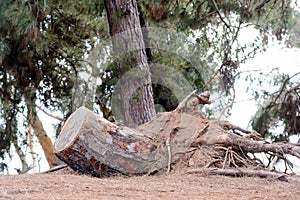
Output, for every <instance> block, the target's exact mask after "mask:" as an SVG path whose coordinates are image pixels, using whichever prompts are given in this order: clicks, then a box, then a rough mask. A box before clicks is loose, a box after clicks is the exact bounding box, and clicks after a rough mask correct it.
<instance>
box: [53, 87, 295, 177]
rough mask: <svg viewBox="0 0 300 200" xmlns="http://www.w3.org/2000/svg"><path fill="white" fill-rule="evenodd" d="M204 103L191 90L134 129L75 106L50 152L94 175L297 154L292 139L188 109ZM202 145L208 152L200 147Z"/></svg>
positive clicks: (245, 163) (225, 164)
mask: <svg viewBox="0 0 300 200" xmlns="http://www.w3.org/2000/svg"><path fill="white" fill-rule="evenodd" d="M193 97H194V98H195V99H194V100H193V101H189V100H190V99H191V98H193ZM207 103H210V101H209V94H207V93H203V94H201V95H197V94H196V93H195V91H194V92H193V93H191V94H190V95H189V96H188V97H187V98H186V99H184V100H183V101H182V102H181V103H180V104H179V106H178V107H177V109H175V110H174V111H172V112H165V113H160V114H157V115H155V116H154V118H153V119H152V120H151V121H150V122H148V123H145V124H143V125H141V126H139V127H138V128H137V129H131V128H128V127H126V126H122V125H116V124H113V123H111V122H109V121H107V120H106V119H104V118H102V117H100V116H98V115H96V114H95V113H93V112H91V111H90V110H88V109H86V108H85V107H81V108H79V109H78V110H77V111H75V112H74V113H73V114H72V115H71V116H70V117H69V119H68V120H67V121H66V123H65V125H64V127H63V128H62V131H61V133H60V135H59V137H58V138H57V140H56V143H55V147H54V148H55V154H56V155H57V157H58V158H60V159H61V160H63V161H64V162H65V163H67V164H68V165H69V166H70V167H71V168H72V169H74V170H77V171H80V172H82V173H85V174H90V175H92V176H97V177H102V176H110V175H112V174H116V173H117V174H125V175H142V174H150V173H152V172H154V171H159V170H161V169H163V168H166V167H167V172H169V171H170V170H171V164H172V163H174V164H175V161H178V162H176V165H177V164H178V163H179V161H182V162H183V163H184V164H183V166H184V167H191V166H192V167H197V168H199V167H200V168H201V167H202V168H203V167H219V168H223V169H224V168H230V167H236V168H240V167H249V165H252V167H253V166H254V167H255V168H257V166H256V165H257V164H258V163H257V162H256V160H254V161H253V159H251V158H250V157H249V156H248V153H261V152H265V153H268V154H269V153H271V154H274V155H276V156H278V157H280V158H284V159H285V154H291V155H294V156H296V157H298V158H300V146H299V145H297V144H287V143H274V144H269V143H267V142H266V141H265V140H264V139H263V138H261V137H260V136H259V134H258V133H256V132H255V131H248V130H245V129H242V128H240V127H238V126H234V125H232V124H230V123H229V122H227V121H219V120H208V119H207V118H206V117H205V116H204V115H203V114H201V113H200V112H198V111H196V110H195V109H194V106H196V105H198V104H207ZM204 147H209V149H210V151H211V152H209V153H207V152H206V153H205V151H203V148H204ZM211 147H213V148H211ZM196 151H198V153H195V152H196ZM179 158H180V160H179ZM176 165H174V167H175V168H176ZM179 166H180V165H179ZM179 168H182V165H181V166H180V167H179Z"/></svg>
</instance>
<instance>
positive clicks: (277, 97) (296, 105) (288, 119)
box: [251, 73, 300, 141]
mask: <svg viewBox="0 0 300 200" xmlns="http://www.w3.org/2000/svg"><path fill="white" fill-rule="evenodd" d="M275 80H277V81H272V83H273V84H274V86H275V87H276V88H277V89H276V91H275V92H273V93H272V94H269V93H268V92H267V91H261V92H258V93H257V95H259V94H263V96H262V97H260V98H263V99H264V103H263V104H262V105H261V106H260V108H259V110H258V111H257V112H256V114H255V117H254V118H253V119H252V120H251V121H252V127H253V129H255V130H257V131H258V132H259V133H261V134H262V136H263V137H265V138H270V139H271V140H272V141H288V140H289V136H291V135H297V134H300V117H299V113H300V98H299V97H300V85H299V80H300V79H299V73H297V74H294V75H293V76H288V75H285V74H280V75H278V77H277V78H276V79H275ZM280 126H283V127H284V130H283V132H280V133H278V132H277V131H276V128H278V127H280Z"/></svg>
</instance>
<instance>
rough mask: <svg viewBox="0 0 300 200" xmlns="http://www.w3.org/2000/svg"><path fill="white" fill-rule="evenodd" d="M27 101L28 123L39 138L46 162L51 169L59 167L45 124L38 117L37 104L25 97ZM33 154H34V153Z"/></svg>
mask: <svg viewBox="0 0 300 200" xmlns="http://www.w3.org/2000/svg"><path fill="white" fill-rule="evenodd" d="M25 98H26V99H25V101H26V104H27V106H28V110H29V112H28V123H29V124H30V126H32V128H33V130H34V134H35V135H36V137H37V138H38V141H39V143H40V145H41V147H42V149H43V151H44V154H45V157H46V160H47V162H48V164H49V167H50V168H52V167H54V166H56V165H57V162H56V160H55V156H54V147H53V143H52V141H51V139H50V138H49V137H48V135H47V133H46V131H45V129H44V127H43V124H42V122H41V120H40V118H39V117H38V115H37V112H36V108H35V103H34V102H32V101H34V100H32V99H30V97H27V96H26V95H25ZM32 153H33V152H32Z"/></svg>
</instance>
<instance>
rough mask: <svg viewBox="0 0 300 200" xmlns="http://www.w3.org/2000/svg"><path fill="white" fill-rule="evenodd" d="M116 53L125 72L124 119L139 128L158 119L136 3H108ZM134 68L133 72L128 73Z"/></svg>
mask: <svg viewBox="0 0 300 200" xmlns="http://www.w3.org/2000/svg"><path fill="white" fill-rule="evenodd" d="M105 6H106V11H107V16H108V23H109V28H110V35H111V36H112V42H113V50H114V53H115V54H116V56H118V60H119V62H118V64H117V70H118V71H119V72H121V73H120V74H121V75H122V77H121V75H120V77H119V78H121V80H120V81H119V87H116V89H115V91H114V92H115V93H116V94H118V95H119V98H120V99H121V100H120V104H121V107H122V109H121V110H122V115H123V116H122V118H123V120H124V123H125V124H126V125H127V126H129V127H137V126H138V125H140V124H143V123H145V122H147V121H149V120H151V118H152V117H153V116H154V114H155V110H154V100H153V94H152V85H151V77H150V70H149V66H148V62H147V55H146V51H145V44H144V39H143V33H142V30H141V22H140V18H139V12H138V5H137V2H136V0H126V1H125V0H105ZM130 69H131V73H129V74H128V73H127V76H126V75H124V74H125V73H126V72H128V71H129V70H130Z"/></svg>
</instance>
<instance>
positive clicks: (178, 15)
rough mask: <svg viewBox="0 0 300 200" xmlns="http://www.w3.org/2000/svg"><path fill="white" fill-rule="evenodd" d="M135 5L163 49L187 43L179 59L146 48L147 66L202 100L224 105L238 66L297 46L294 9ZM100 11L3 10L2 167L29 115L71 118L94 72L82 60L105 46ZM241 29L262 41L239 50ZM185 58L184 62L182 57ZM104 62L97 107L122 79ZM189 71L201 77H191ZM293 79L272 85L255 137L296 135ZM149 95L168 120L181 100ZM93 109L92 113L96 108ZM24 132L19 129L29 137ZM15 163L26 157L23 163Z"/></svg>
mask: <svg viewBox="0 0 300 200" xmlns="http://www.w3.org/2000/svg"><path fill="white" fill-rule="evenodd" d="M138 3H139V6H140V8H139V9H140V12H141V13H142V14H143V17H144V18H143V19H144V20H141V23H144V24H145V25H147V27H161V28H163V29H164V30H171V31H170V32H168V36H167V37H166V33H164V32H161V33H158V34H161V38H162V40H165V41H161V43H163V42H165V43H166V44H169V45H172V47H173V49H175V50H176V49H177V48H178V49H179V47H180V45H182V42H179V41H178V40H181V39H182V38H181V37H178V35H179V33H180V34H184V36H186V37H188V38H189V39H190V41H191V42H188V40H186V41H187V42H186V46H185V50H184V51H183V52H184V53H180V54H178V53H176V51H175V50H174V51H166V50H164V49H160V48H152V49H150V51H148V53H147V54H148V58H149V53H150V54H151V56H150V58H149V60H148V62H149V63H160V64H163V65H168V66H169V67H170V68H171V69H175V71H176V72H180V73H181V74H182V75H183V76H184V77H185V78H186V80H188V82H189V83H190V85H191V86H192V87H193V88H196V89H198V90H204V89H208V90H211V91H213V90H220V88H221V89H222V91H223V92H224V93H225V94H226V95H229V96H230V95H232V94H233V90H232V88H234V82H235V79H236V78H238V75H239V64H240V63H242V62H244V61H245V60H247V59H249V58H252V57H253V56H254V55H256V54H257V53H259V52H261V51H263V50H264V48H265V47H266V46H267V44H268V42H270V41H271V40H280V41H287V42H288V43H287V44H288V45H293V46H297V45H299V44H298V43H297V42H295V40H293V37H292V36H294V35H295V34H297V31H295V28H294V27H295V25H297V24H298V22H297V19H298V18H297V17H298V14H297V12H296V11H295V10H294V8H293V5H294V2H293V1H289V0H288V1H276V0H274V1H272V0H271V1H270V0H264V1H260V2H257V1H254V0H249V1H246V0H235V1H229V0H228V1H227V0H226V1H221V0H193V1H188V0H183V1H177V0H176V1H169V0H161V1H154V0H144V1H138ZM104 11H105V7H104V1H102V0H100V1H99V0H75V1H56V0H48V1H39V0H31V1H29V0H28V1H26V0H3V1H1V5H0V103H1V104H0V150H1V151H0V158H3V156H4V154H5V153H6V152H8V150H9V149H10V147H11V144H15V147H16V148H17V149H18V148H19V147H20V146H22V145H28V144H27V137H26V135H27V134H28V133H27V128H28V126H29V125H30V123H31V122H30V120H29V118H30V116H31V115H32V114H30V112H29V111H30V110H33V111H34V115H36V106H38V107H42V108H43V109H46V110H48V111H49V110H50V111H51V110H59V111H61V112H62V113H63V115H64V116H63V117H67V116H68V115H69V114H70V113H71V112H73V111H74V109H75V108H76V107H77V106H79V105H78V104H80V103H78V102H82V101H78V100H77V99H76V98H78V96H82V95H81V93H80V92H78V90H79V89H80V88H79V86H78V85H84V84H87V83H88V82H85V83H83V82H81V80H80V77H79V74H80V72H87V73H89V70H88V66H89V65H90V64H92V65H93V63H92V62H89V61H87V59H86V56H87V55H88V54H89V53H90V55H91V52H92V50H94V49H95V48H96V46H97V44H99V43H101V42H102V41H104V40H106V41H107V40H108V38H109V32H108V25H107V18H106V12H104ZM247 28H252V29H256V30H258V32H259V34H258V35H257V37H256V38H255V39H254V40H253V41H250V42H249V43H246V44H245V43H242V42H240V41H239V36H240V34H241V31H242V30H244V29H247ZM163 34H165V35H164V36H163ZM172 34H173V35H172ZM149 38H150V43H151V42H152V45H148V46H147V44H146V46H147V47H153V44H155V42H157V41H158V40H156V41H155V40H154V39H153V38H152V37H151V32H150V31H149ZM294 38H295V37H294ZM148 42H149V41H148ZM176 44H178V45H177V46H176ZM186 49H187V50H186ZM178 51H179V50H178ZM108 52H109V51H108ZM183 54H184V55H185V56H184V58H182V57H180V56H179V55H181V56H182V55H183ZM187 57H188V58H190V59H188V60H187V59H186V58H187ZM97 59H100V60H101V59H102V60H105V59H107V58H99V57H98V58H97ZM106 62H110V64H109V67H107V68H105V70H104V71H101V70H99V72H97V73H96V75H98V76H99V77H101V79H102V82H101V84H98V88H97V94H96V96H97V98H96V99H97V100H100V101H101V104H102V105H103V106H104V107H107V106H110V104H111V95H112V93H113V90H114V86H115V85H116V83H117V82H118V78H119V77H121V75H122V74H120V73H124V72H120V71H118V70H116V67H115V66H116V65H115V63H116V62H115V60H109V59H107V61H106ZM191 62H192V63H193V64H192V63H191ZM195 63H197V66H200V67H196V68H195ZM94 65H96V66H97V64H94ZM152 73H154V72H152ZM295 76H296V75H295ZM298 77H299V76H298ZM296 79H297V78H294V79H293V78H292V77H282V78H281V79H280V78H276V79H275V80H276V81H277V84H278V85H279V84H280V83H282V85H281V88H280V89H279V91H278V92H277V93H276V94H274V95H272V98H271V99H270V100H269V102H267V103H265V107H262V108H261V110H262V111H264V110H267V111H268V112H260V114H261V115H260V116H259V117H258V118H257V119H256V120H254V121H253V125H254V127H255V128H257V129H258V131H259V132H262V133H265V132H268V130H267V129H269V128H270V127H271V126H272V123H273V122H274V119H278V120H282V121H283V122H284V124H285V127H286V128H285V131H286V132H287V133H288V134H287V135H290V134H298V133H299V129H300V128H299V124H300V121H299V116H298V115H299V109H300V108H299V99H300V97H299V82H297V80H299V79H297V80H296ZM219 86H220V87H219ZM153 92H154V101H155V103H156V104H160V105H162V107H163V108H164V110H172V109H174V108H175V107H176V106H177V104H178V101H179V99H176V97H174V95H172V94H173V93H174V91H172V90H171V89H170V88H166V87H163V86H162V85H155V84H154V85H153ZM78 94H79V95H78ZM93 95H95V94H93ZM90 101H92V103H93V102H94V99H93V100H91V99H90ZM96 102H97V101H95V103H96ZM98 103H99V102H98ZM81 104H82V103H81ZM103 106H102V107H103ZM278 111H279V112H278ZM23 113H24V114H23ZM20 116H23V118H22V117H20ZM20 127H25V131H24V128H20ZM20 149H21V148H20ZM19 156H20V157H22V156H21V153H19ZM21 159H22V158H21ZM1 166H4V165H1Z"/></svg>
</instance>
